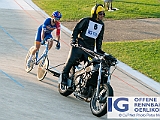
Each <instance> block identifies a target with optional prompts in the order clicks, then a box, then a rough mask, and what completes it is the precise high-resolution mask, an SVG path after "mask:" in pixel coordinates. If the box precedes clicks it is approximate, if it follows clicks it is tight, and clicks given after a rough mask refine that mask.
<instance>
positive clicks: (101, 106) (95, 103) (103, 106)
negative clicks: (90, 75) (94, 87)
mask: <svg viewBox="0 0 160 120" xmlns="http://www.w3.org/2000/svg"><path fill="white" fill-rule="evenodd" d="M108 96H113V88H112V87H111V86H110V85H109V84H104V85H103V86H100V91H99V96H98V99H97V98H96V91H95V92H94V94H93V97H92V98H91V101H90V109H91V111H92V114H93V115H95V116H97V117H101V116H103V115H105V114H106V113H107V97H108ZM102 99H103V101H101V100H102Z"/></svg>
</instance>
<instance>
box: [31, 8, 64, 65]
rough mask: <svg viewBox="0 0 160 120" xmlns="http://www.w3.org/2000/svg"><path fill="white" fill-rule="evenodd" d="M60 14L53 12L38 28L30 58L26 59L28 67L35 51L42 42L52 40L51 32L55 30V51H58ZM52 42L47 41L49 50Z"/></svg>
mask: <svg viewBox="0 0 160 120" xmlns="http://www.w3.org/2000/svg"><path fill="white" fill-rule="evenodd" d="M61 17H62V14H61V13H60V12H59V11H54V12H53V13H52V16H51V17H49V18H47V19H46V20H45V21H44V23H43V24H42V25H40V26H39V28H38V31H37V33H36V36H35V40H36V41H35V48H34V49H33V51H32V53H31V56H30V58H29V59H28V66H29V65H30V62H31V60H32V57H33V56H34V55H35V53H36V51H38V50H39V48H40V46H41V42H42V40H43V41H44V40H46V39H49V38H52V34H51V33H52V31H53V30H55V29H56V40H57V41H58V42H57V44H56V49H60V21H59V20H60V18H61ZM52 45H53V41H49V49H51V47H52Z"/></svg>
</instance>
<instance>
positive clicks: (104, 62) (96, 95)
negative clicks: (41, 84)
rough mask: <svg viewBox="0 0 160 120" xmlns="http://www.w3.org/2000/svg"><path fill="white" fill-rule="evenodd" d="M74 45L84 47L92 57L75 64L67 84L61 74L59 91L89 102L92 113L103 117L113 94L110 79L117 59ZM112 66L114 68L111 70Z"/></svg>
mask: <svg viewBox="0 0 160 120" xmlns="http://www.w3.org/2000/svg"><path fill="white" fill-rule="evenodd" d="M73 47H78V48H79V49H82V50H83V51H85V52H86V53H87V54H88V55H89V57H90V58H91V59H90V60H88V61H87V62H85V63H84V61H80V60H79V61H77V62H76V64H74V65H73V67H72V69H71V70H70V73H69V78H68V80H67V86H65V85H62V84H61V80H62V75H60V77H59V84H58V91H59V93H60V94H61V95H63V96H69V95H71V94H73V95H74V96H75V97H76V98H78V99H81V100H84V101H86V102H89V103H90V109H91V112H92V114H93V115H95V116H97V117H101V116H103V115H105V114H106V113H107V97H108V96H113V88H112V87H111V85H110V80H111V75H112V73H113V71H114V70H115V69H116V64H117V60H116V58H114V57H113V56H112V55H109V54H105V55H104V54H103V55H102V54H99V53H96V52H94V51H91V50H89V49H86V48H84V47H82V46H79V45H77V44H76V45H74V46H73ZM111 67H113V68H114V69H112V70H111ZM111 71H112V72H111Z"/></svg>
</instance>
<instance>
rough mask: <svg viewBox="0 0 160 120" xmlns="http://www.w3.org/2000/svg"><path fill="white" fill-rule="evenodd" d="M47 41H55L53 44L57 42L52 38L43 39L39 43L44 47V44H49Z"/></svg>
mask: <svg viewBox="0 0 160 120" xmlns="http://www.w3.org/2000/svg"><path fill="white" fill-rule="evenodd" d="M49 41H55V42H58V40H56V39H54V38H49V39H44V40H42V41H41V45H44V44H45V43H46V42H49Z"/></svg>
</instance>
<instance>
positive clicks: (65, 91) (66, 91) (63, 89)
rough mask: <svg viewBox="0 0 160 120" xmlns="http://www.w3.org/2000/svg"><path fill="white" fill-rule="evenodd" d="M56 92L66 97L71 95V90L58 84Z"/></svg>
mask: <svg viewBox="0 0 160 120" xmlns="http://www.w3.org/2000/svg"><path fill="white" fill-rule="evenodd" d="M58 91H59V93H60V94H61V95H63V96H65V97H67V96H69V95H71V94H72V93H73V90H72V89H70V88H69V87H67V86H65V85H61V84H58Z"/></svg>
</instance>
